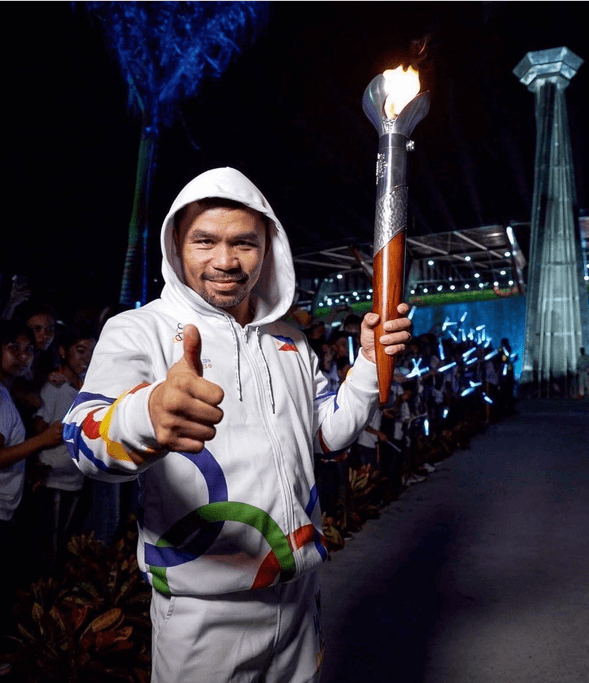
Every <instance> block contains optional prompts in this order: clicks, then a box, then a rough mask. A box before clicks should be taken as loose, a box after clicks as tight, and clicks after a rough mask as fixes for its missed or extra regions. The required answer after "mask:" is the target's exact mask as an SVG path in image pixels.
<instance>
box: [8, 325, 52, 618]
mask: <svg viewBox="0 0 589 683" xmlns="http://www.w3.org/2000/svg"><path fill="white" fill-rule="evenodd" d="M34 351H35V339H34V336H33V334H32V332H31V331H30V330H29V328H28V327H26V326H25V325H19V324H18V323H14V322H6V323H2V325H1V327H0V353H1V360H0V581H1V583H0V585H2V591H0V603H1V604H0V608H2V609H0V612H1V613H0V623H3V622H4V621H5V620H4V616H5V615H4V613H3V612H4V608H5V606H6V605H8V604H10V602H9V594H10V593H11V590H10V587H11V586H12V585H13V578H14V577H13V576H10V575H9V573H10V571H11V568H13V567H14V563H12V562H9V561H8V559H7V558H8V555H9V554H10V553H9V552H8V548H9V546H10V540H11V537H12V534H13V518H14V512H15V510H16V508H17V507H18V505H19V503H20V501H21V497H22V493H23V487H24V480H25V460H26V458H28V457H29V456H31V455H33V454H34V453H37V452H38V451H40V450H41V449H43V448H50V447H52V446H55V445H56V444H58V443H62V424H61V421H52V423H51V424H48V425H47V429H46V430H45V431H44V432H43V433H42V434H39V435H38V436H34V437H32V438H30V439H26V438H25V428H24V425H23V422H22V420H21V417H20V414H19V413H18V411H17V409H16V407H15V405H14V402H13V401H12V398H11V396H10V393H9V391H10V388H11V387H12V383H13V381H14V379H15V378H17V377H20V376H22V375H23V374H24V373H26V372H27V371H28V370H29V368H30V366H31V363H32V362H33V357H34Z"/></svg>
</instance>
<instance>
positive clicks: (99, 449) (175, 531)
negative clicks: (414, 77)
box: [65, 168, 378, 595]
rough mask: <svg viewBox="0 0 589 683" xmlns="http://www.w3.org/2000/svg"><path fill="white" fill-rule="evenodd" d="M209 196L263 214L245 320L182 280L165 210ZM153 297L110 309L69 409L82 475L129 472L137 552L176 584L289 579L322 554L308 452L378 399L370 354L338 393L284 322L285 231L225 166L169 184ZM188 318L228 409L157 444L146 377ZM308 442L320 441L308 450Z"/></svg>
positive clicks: (162, 370) (214, 586)
mask: <svg viewBox="0 0 589 683" xmlns="http://www.w3.org/2000/svg"><path fill="white" fill-rule="evenodd" d="M205 197H222V198H228V199H233V200H236V201H238V202H242V203H243V204H245V205H247V206H249V207H251V208H253V209H255V210H257V211H260V212H261V213H263V214H265V215H266V216H268V217H269V219H270V221H271V224H270V231H271V247H270V249H269V250H268V253H267V254H266V257H265V259H264V265H263V268H262V272H261V275H260V278H259V281H258V283H257V284H256V286H255V288H254V290H253V292H252V303H253V305H254V308H255V315H254V319H253V321H252V322H251V323H250V324H248V325H246V326H245V327H241V325H239V324H238V323H237V322H236V321H235V319H234V318H233V317H232V316H231V315H229V314H228V313H227V312H226V311H224V310H222V309H219V308H216V307H215V306H212V305H211V304H208V303H207V302H206V301H204V300H203V299H202V298H201V297H200V296H199V295H198V294H196V293H195V292H194V291H193V290H191V289H190V288H189V287H187V286H186V285H185V284H183V282H182V269H181V264H180V260H179V258H178V255H177V253H176V250H175V246H174V240H173V238H172V235H173V229H174V214H175V213H176V212H177V211H178V210H179V209H180V208H181V207H182V206H185V205H186V204H189V203H191V202H193V201H196V200H199V199H203V198H205ZM161 241H162V250H163V253H164V258H163V267H162V269H163V274H164V278H165V282H166V285H165V287H164V289H163V291H162V295H161V298H160V299H157V300H156V301H153V302H151V303H149V304H147V305H146V306H143V307H142V308H139V309H137V310H132V311H127V312H125V313H122V314H120V315H117V316H116V317H114V318H112V319H111V320H109V321H108V322H107V324H106V326H105V327H104V330H103V332H102V335H101V337H100V340H99V342H98V344H97V346H96V349H95V351H94V355H93V358H92V362H91V364H90V367H89V369H88V373H87V375H86V380H85V383H84V386H83V388H82V390H81V392H80V394H79V396H78V398H77V399H76V401H75V403H74V405H73V406H72V408H71V410H70V412H69V414H68V415H67V416H66V418H65V423H66V429H65V439H66V441H67V443H68V447H69V449H70V453H71V455H72V457H73V458H74V460H75V461H76V463H77V464H78V466H79V467H80V469H81V470H82V471H83V472H84V473H85V474H87V475H88V476H91V477H94V478H99V479H105V480H110V481H113V482H122V481H129V480H130V479H133V478H135V477H138V481H139V485H140V498H139V502H140V505H141V511H142V512H141V515H140V518H139V547H138V560H139V566H140V568H141V570H142V571H143V572H144V574H145V576H146V578H147V580H148V581H149V582H150V583H151V584H152V585H153V586H154V587H155V588H156V589H157V590H158V591H160V592H162V593H164V594H168V595H170V594H172V595H215V594H221V593H229V592H234V591H242V590H250V589H253V588H260V587H263V586H269V585H273V584H275V583H277V582H279V581H288V580H291V579H293V578H297V577H299V576H300V575H301V574H304V573H306V572H308V571H311V570H313V569H314V568H315V567H317V566H318V565H319V564H321V562H322V561H324V560H325V558H326V556H327V552H326V550H325V545H324V539H323V535H322V527H321V512H320V510H319V504H318V497H317V489H316V485H315V479H314V474H313V452H314V450H315V452H329V451H332V452H333V451H338V450H341V449H343V448H346V447H347V446H348V445H349V444H350V443H351V442H352V441H353V440H354V439H355V438H356V436H357V435H358V434H359V433H360V432H361V431H362V430H363V429H364V426H365V424H366V422H367V421H368V418H369V417H370V414H371V412H372V410H373V408H374V406H375V404H376V402H377V396H378V387H377V380H376V369H375V366H374V364H373V363H370V362H369V361H367V360H366V359H365V358H364V357H363V356H362V354H359V356H358V359H357V361H356V363H355V365H354V368H353V371H352V372H351V373H350V375H349V377H348V379H347V381H346V382H345V383H344V384H343V385H342V387H341V388H340V390H339V392H338V394H337V396H336V395H334V394H333V393H329V392H328V391H327V382H326V380H325V378H324V377H323V374H322V373H321V371H320V369H319V366H318V360H317V357H316V355H315V354H314V353H313V351H312V350H311V349H310V348H309V346H308V344H307V341H306V338H305V335H304V334H303V333H302V332H300V331H299V330H298V329H296V328H293V327H292V326H290V325H288V324H286V323H285V322H283V321H281V318H282V317H283V316H284V315H285V313H286V312H287V311H288V309H289V308H290V306H291V303H292V301H293V296H294V292H295V275H294V267H293V261H292V255H291V251H290V247H289V243H288V238H287V237H286V233H285V232H284V229H283V227H282V225H281V224H280V222H279V221H278V219H277V218H276V216H275V215H274V212H273V211H272V208H271V207H270V206H269V204H268V202H267V201H266V199H265V198H264V197H263V196H262V194H261V193H260V192H259V190H258V189H257V188H256V187H255V186H254V185H253V184H252V183H251V182H250V181H249V180H248V179H247V178H246V177H245V176H244V175H242V174H241V173H239V172H238V171H236V170H234V169H231V168H221V169H214V170H211V171H208V172H206V173H203V174H202V175H200V176H198V177H197V178H195V179H194V180H193V181H192V182H190V183H189V184H188V185H187V186H186V187H185V188H184V189H183V190H182V192H181V193H180V194H179V195H178V197H177V199H176V200H175V202H174V203H173V205H172V208H171V209H170V212H169V213H168V215H167V217H166V219H165V221H164V224H163V227H162V237H161ZM189 323H192V324H194V325H196V326H197V327H198V329H199V331H200V335H201V339H202V354H201V360H202V366H203V373H204V377H205V378H206V379H207V380H209V381H211V382H215V383H216V384H218V385H219V386H221V387H222V389H223V391H224V394H225V396H224V399H223V402H222V404H221V408H222V409H223V413H224V417H223V420H222V421H221V422H220V423H219V424H218V425H217V433H216V436H215V438H214V439H213V440H212V441H209V442H207V443H206V444H205V449H204V450H203V451H202V452H200V453H198V454H188V453H174V452H168V453H162V454H161V456H160V457H155V458H151V459H150V460H149V461H148V462H146V463H145V464H143V465H141V466H137V465H135V464H134V463H133V462H132V460H131V458H130V457H129V455H128V453H129V452H130V451H135V452H138V453H141V454H150V453H153V452H154V450H155V451H156V452H157V449H158V444H157V442H156V440H155V433H154V430H153V426H152V424H151V421H150V418H149V412H148V398H149V395H150V393H151V391H152V390H153V388H154V387H155V386H156V385H157V384H158V383H160V382H162V381H164V380H165V378H166V375H167V372H168V370H169V368H170V367H171V366H172V365H173V364H174V363H176V362H177V361H178V360H179V359H180V358H181V357H182V354H183V345H182V329H183V327H184V326H185V325H186V324H189ZM314 439H315V446H316V447H315V449H314Z"/></svg>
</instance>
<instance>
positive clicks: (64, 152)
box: [0, 2, 589, 315]
mask: <svg viewBox="0 0 589 683" xmlns="http://www.w3.org/2000/svg"><path fill="white" fill-rule="evenodd" d="M588 5H589V3H587V2H538V3H536V2H460V3H454V2H435V3H430V2H278V3H269V16H268V21H267V23H266V26H265V28H264V29H263V31H262V33H261V34H260V36H259V38H258V40H257V41H256V43H255V44H254V46H253V47H251V48H249V49H248V50H247V51H246V52H245V53H244V54H243V55H242V56H241V57H240V58H238V60H237V61H236V62H235V63H234V64H233V65H232V66H231V67H230V69H229V71H228V72H227V73H226V74H225V76H224V77H223V79H222V80H221V81H216V82H209V83H206V84H204V86H203V89H202V92H201V94H200V95H199V96H198V97H196V98H194V99H192V100H190V101H185V102H182V103H180V104H179V106H178V117H177V119H176V122H175V124H174V125H173V126H172V127H170V128H167V129H164V130H163V131H162V134H161V137H160V145H159V154H158V159H157V168H156V173H155V177H154V185H153V198H152V203H151V214H150V215H151V224H152V226H153V244H152V254H153V256H152V259H153V263H154V266H153V272H152V273H151V278H152V281H154V280H156V279H159V229H160V225H161V222H162V220H163V218H164V216H165V213H166V211H167V209H168V207H169V205H170V204H171V202H172V200H173V199H174V197H175V196H176V194H177V193H178V191H179V190H180V189H181V187H182V186H183V185H184V184H185V183H186V182H187V181H188V180H190V179H191V178H192V177H193V176H195V175H197V174H198V173H200V172H201V171H203V170H206V169H208V168H211V167H215V166H234V167H236V168H238V169H240V170H241V171H243V172H244V173H245V174H246V175H247V176H249V177H250V178H251V179H252V180H253V181H254V182H255V183H256V184H257V185H258V186H259V187H260V189H261V190H262V191H263V192H264V193H265V194H266V196H267V198H268V199H269V201H270V203H271V204H272V205H273V207H274V209H275V210H276V213H277V214H278V216H279V217H280V218H281V220H282V222H283V223H284V225H285V226H286V228H287V231H288V233H289V235H290V238H291V242H292V246H293V250H294V252H295V253H303V252H305V251H312V250H315V249H318V248H321V247H325V246H337V245H340V244H342V243H345V242H351V241H360V242H362V241H364V242H365V241H369V240H370V239H371V237H372V229H373V228H372V226H373V218H374V192H375V188H374V164H375V157H376V148H377V139H378V136H377V133H376V131H375V130H374V129H373V128H372V126H371V124H370V123H369V122H368V120H367V119H366V118H365V116H364V114H363V112H362V107H361V100H362V94H363V91H364V89H365V87H366V86H367V85H368V83H369V82H370V81H371V80H372V78H373V77H374V76H376V75H377V74H378V73H380V72H382V71H383V70H384V69H386V68H394V67H395V66H397V65H398V64H399V63H406V62H407V61H408V60H409V59H410V57H411V54H412V52H411V46H412V42H413V41H415V40H423V39H427V55H426V58H425V60H424V61H422V62H421V64H420V73H421V75H422V89H427V90H429V91H430V93H431V109H430V113H429V114H428V116H427V117H426V118H425V119H424V120H423V121H422V122H421V123H420V124H419V125H418V126H417V127H416V129H415V131H414V134H413V139H414V140H415V142H416V151H415V152H414V154H412V155H410V165H409V188H410V216H409V218H410V231H411V233H412V234H429V233H432V232H445V231H449V230H453V229H457V228H472V227H478V226H481V225H485V224H490V223H495V222H498V223H504V224H507V223H508V222H509V221H527V220H529V216H530V209H531V201H532V191H533V173H534V148H535V120H534V96H533V94H532V93H530V92H529V91H528V90H527V88H526V87H525V86H523V85H522V84H520V83H519V81H518V79H517V78H516V77H515V76H514V75H513V73H512V70H513V68H514V67H515V66H516V65H517V64H518V62H519V61H520V60H521V59H522V58H523V57H524V56H525V54H526V53H527V52H529V51H534V50H544V49H548V48H553V47H561V46H565V47H568V48H569V49H570V50H572V51H573V52H575V53H576V54H577V55H579V56H580V57H581V58H583V59H588V58H589V54H588V52H587V45H588V44H589V42H588V40H587V38H588V31H587V13H588ZM0 12H1V13H2V22H1V26H2V29H1V30H2V40H1V41H0V43H1V49H2V64H3V86H4V87H3V91H4V93H5V94H4V98H3V102H4V106H3V111H4V117H5V121H6V122H5V124H4V136H3V147H4V154H3V158H4V164H5V172H4V174H3V175H4V177H5V178H7V181H5V185H4V192H3V193H2V195H3V197H4V202H5V205H4V212H3V236H2V255H1V263H0V272H1V273H3V274H4V276H5V277H4V287H6V282H7V278H9V277H10V276H11V275H12V274H15V273H19V274H24V275H27V276H28V277H29V280H30V282H31V287H32V289H33V293H34V294H35V295H37V296H40V297H42V298H45V299H46V300H47V301H48V302H49V303H52V304H53V305H54V306H56V307H57V308H58V311H59V312H61V313H62V314H64V315H68V314H70V312H71V311H73V310H74V309H76V308H78V307H80V306H97V307H101V306H104V305H106V304H108V303H112V302H115V301H116V300H117V299H118V292H119V287H120V281H121V274H122V267H123V260H124V254H125V249H126V240H127V227H128V221H129V218H130V215H131V206H132V201H133V190H134V183H135V171H136V162H137V149H138V144H139V132H140V126H139V121H138V120H137V118H135V117H134V116H133V115H132V114H130V113H129V112H128V109H127V87H126V84H125V83H124V80H123V78H122V76H121V73H120V69H119V67H118V63H117V59H116V57H115V56H114V55H113V53H112V52H111V51H110V50H109V49H108V48H107V46H106V40H105V37H104V34H103V31H102V28H101V27H100V26H99V25H98V24H97V23H96V22H94V21H93V20H92V18H91V16H90V15H89V14H88V12H87V11H86V9H85V7H84V3H74V4H72V3H67V2H51V3H37V2H5V3H2V5H1V7H0ZM588 78H589V65H587V64H584V65H582V66H581V68H580V70H579V73H578V74H577V75H576V76H575V77H574V78H573V80H572V81H571V84H570V86H569V87H568V88H567V91H566V98H567V106H568V113H569V123H570V129H571V135H572V141H573V155H574V163H575V174H576V182H577V188H578V200H579V201H578V203H579V207H581V208H587V207H588V206H589V199H588V197H587V185H588V182H587V177H588V169H587V165H588V164H587V159H588V141H587V137H588V135H587V117H588V107H587V104H588V102H587V92H588ZM154 289H155V291H156V292H157V291H159V284H158V283H154Z"/></svg>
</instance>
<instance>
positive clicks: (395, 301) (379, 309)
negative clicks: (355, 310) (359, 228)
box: [372, 230, 406, 403]
mask: <svg viewBox="0 0 589 683" xmlns="http://www.w3.org/2000/svg"><path fill="white" fill-rule="evenodd" d="M405 233H406V231H405V230H402V231H401V232H399V233H398V234H397V235H395V237H393V239H391V240H389V241H388V242H387V243H386V244H385V245H384V246H383V247H382V249H380V250H379V251H378V252H377V253H376V254H375V255H374V259H373V264H372V267H373V272H374V275H373V284H372V289H373V290H374V295H373V305H372V310H373V311H374V312H375V313H378V315H379V316H380V321H379V323H378V325H377V327H376V329H375V331H374V341H375V352H376V372H377V375H378V393H379V400H380V402H381V403H386V401H387V400H388V398H389V394H390V391H391V383H392V381H393V372H394V369H395V358H394V357H393V356H389V355H387V354H386V353H385V352H384V348H385V347H384V346H383V345H382V344H381V343H380V342H379V339H380V337H381V336H382V335H383V334H384V333H385V332H384V329H383V323H384V322H385V321H386V320H396V319H397V318H398V317H399V313H398V311H397V306H398V305H399V304H400V303H401V302H402V301H403V287H404V283H405Z"/></svg>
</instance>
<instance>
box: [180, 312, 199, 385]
mask: <svg viewBox="0 0 589 683" xmlns="http://www.w3.org/2000/svg"><path fill="white" fill-rule="evenodd" d="M182 336H183V338H184V360H185V361H186V362H187V363H188V366H189V367H190V368H191V369H192V370H194V372H196V374H197V375H198V376H199V377H202V363H201V362H200V354H201V350H202V343H201V339H200V332H199V331H198V329H197V327H196V325H186V326H185V327H184V330H183V335H182Z"/></svg>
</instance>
